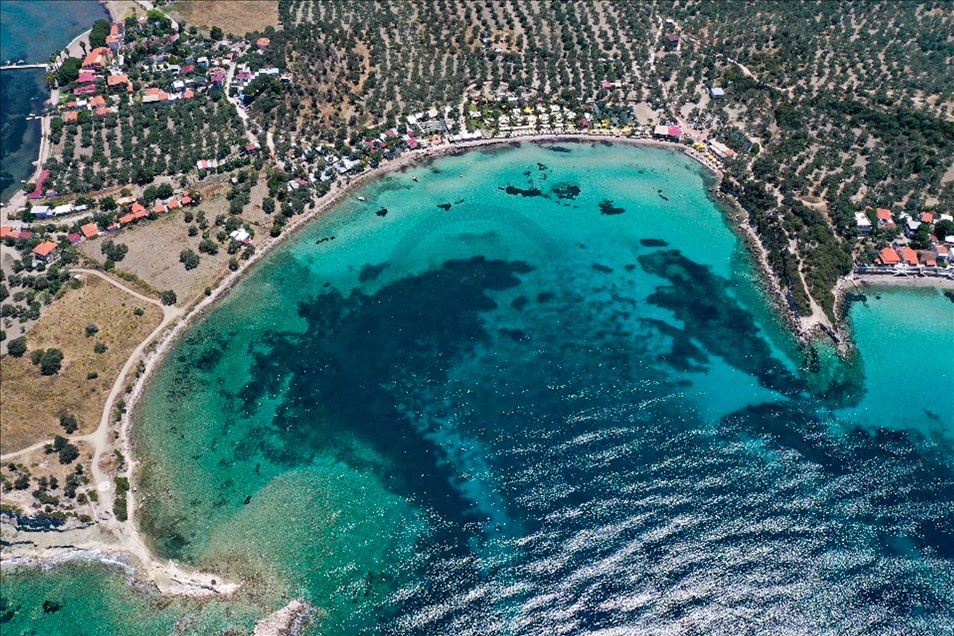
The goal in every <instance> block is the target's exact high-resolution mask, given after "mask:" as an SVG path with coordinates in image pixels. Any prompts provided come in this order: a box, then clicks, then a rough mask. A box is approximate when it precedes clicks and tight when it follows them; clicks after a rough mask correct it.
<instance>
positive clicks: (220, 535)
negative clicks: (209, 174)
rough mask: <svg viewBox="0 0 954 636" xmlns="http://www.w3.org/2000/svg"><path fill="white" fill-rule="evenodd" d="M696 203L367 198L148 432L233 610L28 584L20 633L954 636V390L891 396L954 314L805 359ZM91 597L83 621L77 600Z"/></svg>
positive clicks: (593, 166)
mask: <svg viewBox="0 0 954 636" xmlns="http://www.w3.org/2000/svg"><path fill="white" fill-rule="evenodd" d="M707 187H708V186H707V184H706V181H705V180H704V178H703V176H702V173H701V169H700V168H699V167H698V166H697V165H695V164H694V163H692V162H691V161H690V160H688V159H687V158H685V157H684V156H682V155H679V154H673V153H669V152H665V151H661V150H649V149H637V148H632V147H627V146H610V145H608V144H592V145H591V144H588V143H587V144H563V145H558V146H554V145H550V146H531V145H524V146H522V147H519V148H510V147H506V146H498V147H494V148H492V149H488V150H482V151H474V152H470V153H467V154H465V155H462V156H457V157H448V158H444V159H441V160H439V161H435V162H434V163H432V164H429V165H423V166H417V167H414V168H411V169H409V170H407V171H406V172H404V173H396V174H392V175H390V176H387V177H385V178H383V179H380V180H378V181H376V182H374V183H373V184H371V185H369V186H367V187H365V188H364V189H363V190H362V191H360V192H357V193H355V196H354V197H352V198H351V199H349V200H347V201H345V202H344V203H342V204H341V205H339V206H338V207H337V208H336V209H335V210H334V211H333V212H331V213H329V214H328V215H326V216H325V217H324V218H322V219H321V220H319V221H316V222H315V223H313V224H312V225H310V226H309V227H308V228H307V229H305V230H303V231H302V232H301V233H300V234H298V235H296V236H295V237H293V238H292V239H291V240H290V241H289V242H288V243H287V244H286V245H284V246H283V247H281V248H279V249H277V250H276V251H275V253H274V254H271V255H269V256H268V257H267V258H266V259H264V261H263V263H262V264H261V265H259V266H258V267H256V269H255V270H254V271H253V272H252V273H251V274H250V275H249V276H248V277H247V278H246V279H245V280H244V281H243V282H242V283H241V284H240V285H239V286H238V287H237V288H236V289H235V290H233V292H232V293H231V294H230V295H229V296H228V297H227V298H226V299H225V300H224V301H223V302H222V303H221V304H220V305H218V306H217V308H216V309H215V310H213V311H212V312H210V313H209V314H208V315H207V316H206V317H204V318H203V319H202V320H201V321H199V322H198V323H197V324H196V325H195V326H193V327H192V328H191V329H190V330H189V332H188V333H187V334H186V336H185V337H184V338H183V339H182V340H181V341H180V342H179V343H178V344H177V345H176V346H175V348H174V350H173V351H172V353H171V355H170V356H169V358H168V359H167V360H166V361H165V363H164V364H163V365H162V366H161V367H160V369H159V370H158V372H157V374H156V375H155V377H154V379H153V381H152V383H151V385H150V387H149V390H148V392H147V394H146V396H145V399H144V401H143V402H142V403H141V405H140V407H139V409H138V411H137V413H136V423H137V424H136V435H135V438H136V439H135V441H136V445H137V449H138V452H139V454H140V456H141V457H142V458H143V461H144V468H143V473H142V475H141V479H142V483H141V486H142V490H143V492H144V493H146V497H145V504H144V507H143V509H142V510H141V520H142V525H143V529H144V530H145V532H146V533H147V535H148V536H149V538H150V540H151V541H152V543H153V545H154V547H155V549H156V550H157V551H158V553H159V554H160V555H161V556H163V557H167V558H174V559H179V560H182V561H185V562H187V563H189V564H193V565H195V566H197V567H201V568H215V569H217V570H219V571H222V572H224V573H228V574H229V575H231V576H233V577H236V578H240V579H242V580H243V581H245V585H244V587H243V592H242V593H241V594H240V595H239V596H238V597H236V598H234V599H231V600H230V601H229V602H228V603H213V604H207V605H205V606H199V605H196V604H194V603H189V602H183V601H177V602H175V603H173V604H171V605H168V606H162V605H161V604H160V603H159V602H158V601H157V600H156V599H153V598H151V597H148V596H146V595H144V594H141V593H133V592H131V591H128V590H126V588H124V587H123V585H122V577H121V575H107V574H106V573H105V571H104V570H103V569H102V568H95V567H84V568H71V569H63V570H57V571H55V572H52V573H44V574H38V573H36V572H20V573H17V574H14V575H7V576H6V578H7V580H8V582H7V583H6V584H5V585H4V597H5V599H6V601H5V602H6V605H5V611H7V612H9V616H11V617H12V618H10V622H9V623H8V627H9V626H12V628H11V629H12V631H11V633H18V632H19V631H21V630H26V629H34V630H37V631H38V632H43V633H57V632H59V633H72V632H70V631H69V627H68V625H69V624H70V620H72V619H73V618H74V617H78V616H80V615H81V612H83V613H84V614H82V615H83V616H84V620H86V621H89V623H88V624H90V625H95V624H96V621H97V620H99V621H104V623H103V626H102V627H101V628H99V627H97V630H96V633H105V634H110V633H125V632H124V631H123V630H122V629H121V628H116V627H115V625H116V624H117V621H122V620H127V621H130V620H131V621H135V622H136V623H137V624H142V625H144V629H143V630H142V631H143V633H149V629H152V630H153V632H155V633H169V632H171V629H172V628H171V627H170V626H171V625H173V624H176V625H178V626H179V627H180V628H181V630H182V631H184V632H186V633H219V632H221V631H223V630H225V629H229V628H231V629H233V630H235V631H236V632H238V633H242V632H243V631H247V630H248V629H250V626H251V625H252V624H253V622H254V620H255V619H256V618H257V617H259V616H261V615H263V614H264V613H265V612H268V611H272V610H274V609H276V608H279V607H281V606H283V605H284V604H286V603H287V602H288V601H289V600H290V599H292V598H306V599H308V600H309V601H311V602H312V603H313V604H314V605H315V606H316V607H317V608H319V617H318V619H317V620H316V621H315V622H314V623H313V624H312V626H311V627H310V629H311V633H315V634H360V633H368V634H377V633H386V634H389V633H395V634H488V633H506V634H541V633H547V634H549V633H571V634H573V633H591V632H596V631H599V630H608V631H612V630H614V629H615V630H617V631H616V632H615V633H634V632H635V633H645V632H654V633H657V632H671V633H686V632H698V633H707V634H737V633H754V634H761V633H765V634H776V633H781V632H789V633H846V632H852V633H887V632H896V633H941V632H943V631H944V629H947V628H949V627H950V626H951V625H952V621H954V610H952V603H951V600H952V599H951V596H950V590H951V589H954V576H952V562H954V547H952V546H954V541H952V540H951V531H952V530H951V526H952V517H951V513H950V510H951V505H952V502H954V476H952V471H954V462H952V461H951V443H952V442H951V437H950V436H945V435H944V434H942V433H943V432H944V431H945V430H946V431H947V432H948V433H949V432H950V429H951V426H952V422H951V417H950V415H951V413H952V411H954V393H952V392H950V391H947V392H946V391H944V390H942V389H939V387H938V386H937V385H932V384H931V383H929V382H917V381H915V380H913V379H909V378H906V379H905V380H904V381H903V383H898V380H897V377H896V376H894V375H892V374H888V373H882V369H881V367H882V366H883V365H884V364H885V363H886V362H887V361H890V360H897V359H904V358H905V357H906V356H907V357H908V358H909V359H916V360H919V361H920V360H923V359H924V357H925V356H928V357H930V354H931V352H936V353H938V356H937V359H936V360H935V363H936V365H937V366H938V368H937V369H936V370H935V371H934V372H933V373H932V375H931V377H932V378H933V379H935V380H939V381H941V382H943V381H945V378H947V379H950V378H951V374H952V367H954V359H952V356H951V355H950V351H951V341H950V334H951V330H950V324H951V320H952V319H954V304H952V303H951V302H950V301H949V300H948V299H947V298H945V297H944V296H942V295H941V294H939V293H936V292H930V293H917V294H910V293H907V292H894V291H892V292H879V296H880V298H875V296H874V295H871V296H869V298H868V300H867V304H860V303H856V304H855V305H853V308H852V310H851V311H852V314H851V321H852V325H853V329H854V331H855V333H856V334H857V338H858V346H859V352H860V353H859V355H858V356H857V357H856V359H854V360H852V361H851V362H850V363H848V364H846V365H840V364H839V365H837V366H833V363H832V361H831V360H830V359H824V360H822V361H821V362H819V361H818V357H817V356H807V357H804V359H803V356H802V354H801V352H800V351H799V349H798V347H797V346H796V345H795V343H794V342H793V341H792V339H791V338H790V336H789V335H787V332H786V330H785V329H784V328H783V327H782V326H781V325H780V324H779V321H778V319H777V317H776V315H775V313H774V311H773V310H772V308H771V307H770V305H769V303H768V302H767V299H766V298H765V297H764V295H763V294H762V292H761V291H760V288H759V283H758V278H757V276H756V274H755V272H754V269H753V267H752V264H751V261H750V259H749V257H748V255H747V253H746V251H745V249H744V246H743V245H742V243H741V241H740V240H739V239H738V237H737V236H735V235H734V234H733V232H732V231H731V230H730V229H729V227H728V226H727V223H726V221H725V219H724V217H723V214H722V212H721V211H720V210H719V209H718V207H717V206H716V205H715V204H714V203H713V202H712V201H711V200H710V199H709V198H708V196H707ZM358 196H361V197H363V198H364V199H365V200H364V201H361V200H359V199H358ZM911 298H914V299H916V302H915V301H912V300H909V299H911ZM912 303H915V304H912ZM912 309H913V315H912V314H909V310H912ZM806 360H809V361H810V360H814V362H809V361H806ZM823 379H824V380H823ZM886 391H898V392H901V393H903V395H904V401H902V400H901V399H888V398H887V397H885V392H886ZM905 404H907V405H909V407H910V408H905ZM935 433H937V434H935ZM78 577H87V578H88V580H91V581H95V583H89V584H88V586H87V587H88V588H89V589H92V590H94V593H90V594H89V595H88V596H86V597H85V598H77V597H76V596H73V595H71V594H72V593H71V592H68V591H67V590H66V589H65V587H59V588H58V587H56V586H65V585H67V584H68V582H70V581H73V580H76V579H77V578H78ZM84 580H86V579H84ZM43 600H51V601H54V602H61V601H62V607H61V608H60V609H59V610H58V611H56V612H52V613H48V614H44V613H43V610H42V607H41V603H42V601H43ZM90 607H94V608H96V609H101V610H102V611H101V612H90V611H89V608H90ZM87 614H89V618H86V615H87ZM97 616H98V617H99V618H96V617H97Z"/></svg>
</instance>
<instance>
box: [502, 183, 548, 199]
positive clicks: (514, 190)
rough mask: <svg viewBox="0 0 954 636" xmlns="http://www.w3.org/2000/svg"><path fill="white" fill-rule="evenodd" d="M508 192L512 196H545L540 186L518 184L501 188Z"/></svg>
mask: <svg viewBox="0 0 954 636" xmlns="http://www.w3.org/2000/svg"><path fill="white" fill-rule="evenodd" d="M500 190H503V191H504V192H506V193H507V194H509V195H511V196H517V195H519V196H522V197H539V196H543V192H541V191H540V188H526V189H524V188H518V187H516V186H512V185H508V186H507V187H506V188H500Z"/></svg>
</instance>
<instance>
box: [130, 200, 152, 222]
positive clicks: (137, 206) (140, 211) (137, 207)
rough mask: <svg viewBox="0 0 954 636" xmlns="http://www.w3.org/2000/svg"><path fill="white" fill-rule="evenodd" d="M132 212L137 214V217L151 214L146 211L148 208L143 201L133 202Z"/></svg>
mask: <svg viewBox="0 0 954 636" xmlns="http://www.w3.org/2000/svg"><path fill="white" fill-rule="evenodd" d="M132 213H133V215H134V216H135V218H139V219H141V218H142V217H144V216H146V215H147V214H149V212H147V211H146V208H145V207H144V206H143V205H142V204H141V203H133V204H132Z"/></svg>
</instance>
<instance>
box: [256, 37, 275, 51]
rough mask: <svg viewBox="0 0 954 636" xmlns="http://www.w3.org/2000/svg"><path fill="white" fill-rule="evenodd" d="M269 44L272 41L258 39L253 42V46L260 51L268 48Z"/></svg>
mask: <svg viewBox="0 0 954 636" xmlns="http://www.w3.org/2000/svg"><path fill="white" fill-rule="evenodd" d="M271 43H272V41H271V40H269V39H268V38H258V39H257V40H255V46H257V47H258V48H260V49H265V48H268V45H269V44H271Z"/></svg>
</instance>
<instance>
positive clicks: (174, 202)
mask: <svg viewBox="0 0 954 636" xmlns="http://www.w3.org/2000/svg"><path fill="white" fill-rule="evenodd" d="M166 207H167V208H169V209H170V210H178V209H179V208H181V207H182V204H181V203H179V200H178V199H170V200H169V202H168V203H166Z"/></svg>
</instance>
